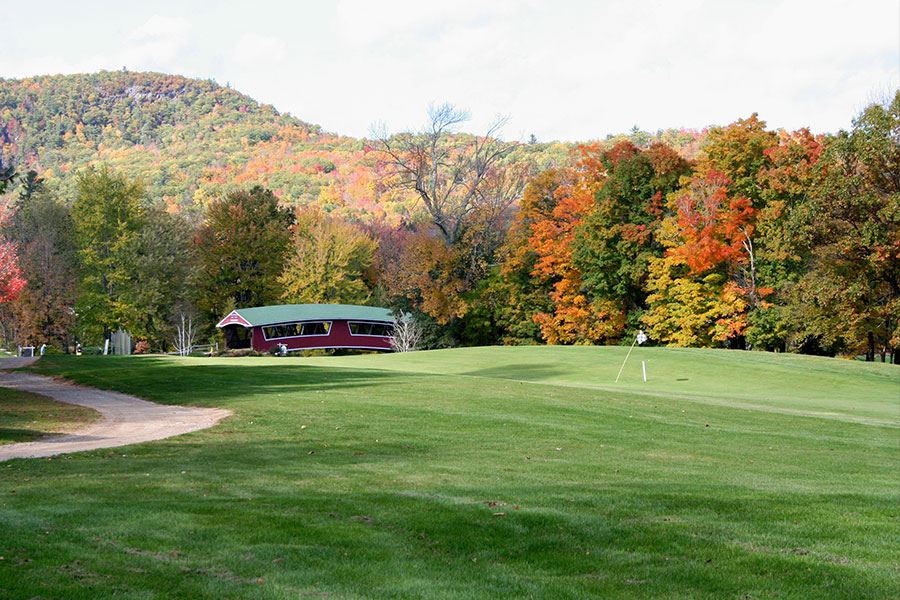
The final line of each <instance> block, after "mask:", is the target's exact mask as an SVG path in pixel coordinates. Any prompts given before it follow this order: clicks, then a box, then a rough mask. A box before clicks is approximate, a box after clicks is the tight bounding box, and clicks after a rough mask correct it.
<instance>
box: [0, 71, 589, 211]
mask: <svg viewBox="0 0 900 600" xmlns="http://www.w3.org/2000/svg"><path fill="white" fill-rule="evenodd" d="M377 117H378V115H372V118H373V120H375V119H377ZM0 144H2V147H0V151H2V153H3V155H5V156H6V157H7V160H9V159H12V160H13V161H14V162H16V163H17V164H18V168H19V171H24V170H26V169H33V170H36V171H37V172H38V173H39V174H40V176H41V177H42V178H44V180H45V181H46V182H47V184H48V185H50V186H52V187H55V188H57V189H58V190H59V192H60V193H61V194H62V195H63V196H68V197H71V195H72V194H73V193H74V185H75V184H74V177H73V176H74V175H75V174H76V173H77V172H79V171H81V170H83V168H84V167H86V166H87V165H90V164H99V163H104V164H107V165H109V166H110V167H112V168H113V169H114V170H118V171H122V172H127V173H128V174H129V176H130V177H133V178H137V179H139V180H141V181H143V183H144V184H145V186H146V187H147V191H148V195H149V196H150V197H151V198H154V199H159V200H161V201H164V202H165V203H166V204H167V205H169V207H170V208H172V209H174V208H176V207H178V208H181V209H188V210H189V209H190V207H193V206H198V205H200V206H202V205H204V204H206V202H207V201H208V200H209V199H210V198H214V197H219V196H222V195H223V194H224V193H227V192H228V191H233V190H234V189H236V188H239V187H246V186H247V185H251V184H259V185H262V186H264V187H266V188H268V189H271V190H272V191H273V192H274V193H275V194H276V196H278V197H279V198H280V199H282V200H283V201H286V202H289V203H291V204H304V205H305V204H311V203H318V204H319V205H320V206H321V207H322V208H323V209H324V210H326V211H329V212H334V211H336V212H337V213H338V214H344V215H346V216H353V217H354V218H358V219H362V220H374V219H380V220H387V221H396V220H397V218H398V217H399V216H400V215H403V214H406V213H407V212H408V211H409V210H410V209H411V208H412V207H413V205H414V202H413V199H412V198H411V197H409V196H404V195H403V194H400V195H397V194H393V193H388V192H386V191H385V190H382V189H379V185H378V177H377V176H376V173H375V169H376V160H375V156H374V155H373V153H372V152H371V148H370V146H369V145H368V144H367V142H366V141H365V140H360V139H356V138H352V137H345V136H340V135H336V134H332V133H328V132H324V131H322V130H321V128H320V127H318V126H316V125H311V124H309V123H305V122H303V121H301V120H300V119H297V118H295V117H292V116H290V115H286V114H282V113H279V112H278V111H277V110H275V108H274V107H272V106H270V105H267V104H260V103H259V102H257V101H255V100H253V99H252V98H249V97H248V96H245V95H244V94H241V93H239V92H237V91H235V90H233V89H231V88H230V87H224V86H221V85H219V84H217V83H215V82H213V81H209V80H198V79H188V78H185V77H181V76H177V75H165V74H160V73H135V72H129V71H121V72H101V73H93V74H84V75H54V76H41V77H33V78H29V79H0ZM570 146H571V145H567V144H523V145H522V146H521V148H519V149H517V151H516V152H515V153H514V155H513V156H511V157H510V158H509V160H513V161H533V162H534V163H535V167H537V168H543V167H546V166H548V165H550V164H552V163H554V161H557V162H558V161H562V160H565V159H566V157H567V156H568V153H569V151H570Z"/></svg>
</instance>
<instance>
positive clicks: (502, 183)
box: [0, 71, 900, 363]
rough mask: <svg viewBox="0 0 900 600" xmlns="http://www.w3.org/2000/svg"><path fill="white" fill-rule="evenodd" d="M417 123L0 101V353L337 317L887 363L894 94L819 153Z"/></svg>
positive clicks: (736, 139) (47, 85) (223, 91)
mask: <svg viewBox="0 0 900 600" xmlns="http://www.w3.org/2000/svg"><path fill="white" fill-rule="evenodd" d="M373 118H377V115H373ZM428 118H429V119H430V123H427V124H426V126H425V127H424V128H423V129H421V130H419V131H414V132H409V131H407V132H399V133H395V134H393V135H388V134H386V133H384V134H379V135H378V136H377V137H375V138H374V139H371V140H364V139H355V138H351V137H342V136H339V135H335V134H330V133H326V132H323V131H322V130H321V129H320V128H319V127H316V126H314V125H310V124H308V123H304V122H303V121H301V120H299V119H296V118H294V117H291V116H289V115H283V114H280V113H278V112H277V111H276V110H275V109H274V108H273V107H271V106H266V105H261V104H259V103H257V102H256V101H254V100H252V99H250V98H248V97H246V96H244V95H242V94H240V93H238V92H236V91H234V90H231V89H229V88H227V87H222V86H219V85H217V84H215V83H214V82H210V81H197V80H192V79H185V78H183V77H177V76H169V75H160V74H153V73H129V72H124V71H123V72H117V73H109V72H106V73H99V74H93V75H72V76H55V77H36V78H32V79H24V80H0V143H2V148H0V150H2V152H3V155H2V156H0V158H3V164H2V165H0V184H2V185H0V188H2V187H5V188H6V193H5V194H4V195H3V198H2V199H0V344H2V343H4V340H6V342H5V343H8V344H11V345H12V344H21V343H23V342H24V343H27V344H32V345H33V344H40V343H44V342H45V341H51V342H52V343H53V344H55V345H58V346H59V347H60V348H71V347H72V346H73V344H72V342H73V341H75V340H77V341H79V342H80V343H90V344H92V345H94V344H102V342H103V340H104V339H108V336H109V333H110V332H111V331H115V330H117V329H120V328H121V329H126V330H128V331H130V332H131V333H132V334H133V335H134V336H135V338H136V339H138V340H140V341H141V342H143V345H142V347H143V348H145V349H147V348H149V349H154V350H165V349H168V348H169V347H171V341H172V340H173V331H175V330H176V329H177V327H178V325H177V324H178V323H181V322H182V317H184V315H186V314H187V315H196V317H197V321H198V325H199V328H198V331H202V332H203V335H204V336H210V337H209V339H212V340H216V339H217V338H216V337H215V336H216V335H217V333H216V331H215V329H214V327H213V325H214V324H215V323H216V322H217V321H218V319H220V318H221V317H222V315H224V314H227V313H228V312H230V310H231V309H233V308H235V307H243V306H259V305H264V304H278V303H284V302H287V303H306V302H315V303H320V302H336V303H341V302H343V303H362V304H366V303H371V304H375V305H378V306H389V307H391V308H393V309H395V310H398V311H403V312H405V313H407V314H411V315H414V317H415V319H416V322H417V323H420V324H421V325H422V327H423V328H424V331H427V332H428V336H429V337H428V338H427V342H425V345H427V346H429V347H440V346H444V345H459V344H462V345H484V344H496V343H504V344H529V343H550V344H610V343H628V342H629V341H630V340H633V339H634V336H635V333H636V332H637V331H638V330H644V331H645V332H646V333H647V334H648V335H649V338H650V342H649V343H654V344H665V345H673V346H703V347H716V346H720V347H722V346H724V347H729V348H744V349H749V348H754V349H763V350H777V351H798V352H807V353H823V354H831V355H835V354H847V355H856V354H864V355H865V356H866V357H867V358H868V359H869V360H874V359H875V357H876V355H880V356H881V358H882V360H891V361H892V362H895V363H897V362H900V321H898V319H897V314H898V311H900V283H898V282H900V178H898V177H897V175H896V174H897V173H900V145H898V143H897V139H898V132H900V92H897V93H895V94H894V95H893V97H892V98H890V99H886V100H885V101H884V102H880V103H874V104H872V105H870V106H869V107H867V108H866V109H865V110H864V111H862V112H861V113H860V114H859V115H857V118H856V119H855V120H854V121H853V127H852V128H851V130H850V131H840V132H838V133H837V134H830V135H825V134H817V133H814V132H810V131H809V130H807V129H800V130H797V131H793V132H788V131H783V130H772V129H769V128H768V126H767V125H766V122H765V121H764V120H762V119H761V118H759V116H758V115H757V114H751V115H749V116H747V117H744V118H738V119H737V120H736V121H734V122H733V123H731V124H728V125H724V126H718V127H711V128H710V129H709V130H708V131H702V132H696V131H686V130H667V131H661V132H657V133H656V134H649V133H647V132H643V131H640V130H639V129H637V128H635V129H633V130H632V131H631V132H629V133H628V134H625V135H621V136H614V137H611V138H609V139H607V140H603V141H600V142H589V143H584V144H578V145H575V144H560V143H549V144H542V143H537V142H534V141H532V142H529V143H517V142H506V141H503V140H502V139H499V138H498V137H497V136H491V135H478V136H476V135H472V134H468V133H459V131H460V130H461V129H462V128H463V125H462V123H463V122H464V121H465V119H466V118H467V114H466V112H465V111H462V110H459V109H457V108H455V107H453V106H452V105H440V106H434V107H432V108H431V109H430V110H429V111H428ZM482 133H483V132H482ZM10 165H11V166H12V167H13V168H12V169H11V168H9V167H10ZM92 166H94V167H96V168H89V167H92ZM13 175H17V178H12V177H13ZM2 191H3V190H2V189H0V192H2Z"/></svg>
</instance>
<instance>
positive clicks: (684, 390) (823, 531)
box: [0, 347, 900, 598]
mask: <svg viewBox="0 0 900 600" xmlns="http://www.w3.org/2000/svg"><path fill="white" fill-rule="evenodd" d="M624 353H625V350H624V349H621V348H544V347H539V348H477V349H466V350H449V351H439V352H427V353H416V354H410V355H377V356H358V357H340V358H316V359H299V358H298V359H275V358H271V359H270V358H255V359H254V358H249V359H174V358H166V359H163V358H125V359H115V358H103V357H81V358H77V359H76V358H56V357H53V358H52V359H49V360H47V359H45V360H44V361H42V363H41V364H40V365H39V369H40V370H42V371H44V372H47V373H51V374H56V375H64V376H67V377H70V378H72V379H75V380H77V381H79V382H82V383H87V384H91V385H96V386H100V387H108V388H113V389H117V390H121V391H124V392H129V393H134V394H137V395H140V396H144V397H146V398H149V399H152V400H156V401H160V402H173V403H185V404H196V405H204V406H223V407H227V408H229V409H231V410H233V411H234V412H235V416H233V417H232V418H230V419H228V420H227V421H225V422H224V423H222V424H221V425H219V426H218V427H216V428H214V429H211V430H208V431H204V432H198V433H195V434H190V435H186V436H182V437H179V438H173V439H170V440H163V441H159V442H154V443H151V444H143V445H139V446H132V447H128V448H120V449H112V450H105V451H95V452H90V453H84V454H78V455H70V456H67V457H65V458H57V459H53V460H50V461H48V460H32V461H13V462H10V463H6V464H2V465H0V555H2V556H3V560H2V561H0V597H4V598H6V597H10V598H30V597H33V596H41V597H47V598H51V597H65V598H106V597H126V598H156V597H160V598H163V597H166V598H186V597H190V598H297V597H322V596H326V595H327V596H330V597H341V598H343V597H348V598H359V597H373V598H384V597H409V598H420V597H462V598H475V597H504V596H505V597H553V598H578V597H586V596H592V595H599V596H613V597H633V598H645V597H650V596H654V597H669V598H684V597H694V598H729V597H730V598H773V597H775V598H810V597H837V598H840V597H846V598H891V597H897V596H900V583H898V571H897V567H896V565H897V564H900V551H898V548H897V545H896V540H897V538H898V534H900V525H898V521H897V509H896V507H897V501H898V489H900V480H898V474H897V464H898V459H900V447H898V440H900V435H898V434H900V399H898V390H900V371H898V370H896V368H895V367H892V366H890V365H865V364H859V363H850V362H843V361H837V360H828V359H816V358H807V357H797V356H776V355H762V354H756V353H745V352H741V353H738V352H734V353H732V352H721V351H720V352H713V351H696V350H658V349H638V350H636V351H635V354H634V355H633V356H632V359H631V360H632V362H631V364H630V366H629V367H628V368H627V369H626V372H625V374H624V375H623V381H622V382H621V383H620V384H618V385H614V384H613V383H612V381H613V379H614V378H615V373H616V371H618V368H619V365H620V363H621V360H622V358H623V357H624ZM642 359H643V360H646V361H648V365H649V374H650V381H649V382H648V383H647V384H643V383H642V382H641V381H640V375H639V373H640V363H639V361H640V360H642Z"/></svg>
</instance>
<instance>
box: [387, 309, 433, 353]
mask: <svg viewBox="0 0 900 600" xmlns="http://www.w3.org/2000/svg"><path fill="white" fill-rule="evenodd" d="M424 334H425V332H424V330H423V328H422V324H421V323H419V321H418V320H416V318H415V317H414V316H413V315H411V314H410V313H404V312H400V313H398V314H396V315H395V323H394V332H393V334H392V335H391V349H392V350H393V351H394V352H414V351H416V350H418V349H419V345H420V344H421V343H422V338H423V337H424Z"/></svg>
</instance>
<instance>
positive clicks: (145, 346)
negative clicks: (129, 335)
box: [134, 340, 150, 354]
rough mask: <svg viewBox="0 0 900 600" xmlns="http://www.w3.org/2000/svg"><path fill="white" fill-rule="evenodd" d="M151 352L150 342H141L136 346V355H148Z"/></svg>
mask: <svg viewBox="0 0 900 600" xmlns="http://www.w3.org/2000/svg"><path fill="white" fill-rule="evenodd" d="M149 352H150V342H148V341H147V340H140V341H139V342H138V343H137V344H135V345H134V353H135V354H148V353H149Z"/></svg>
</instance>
